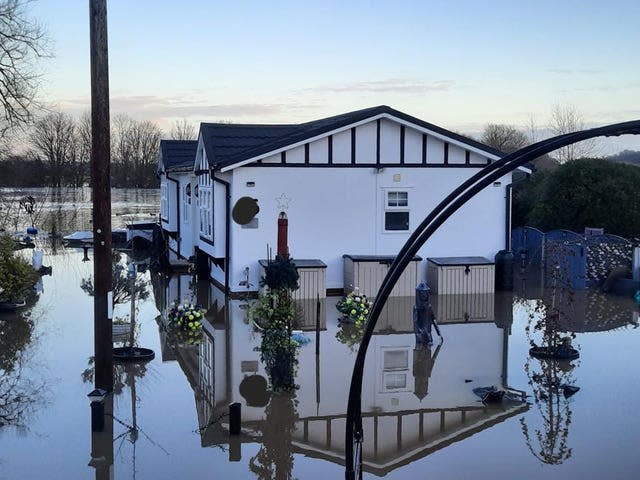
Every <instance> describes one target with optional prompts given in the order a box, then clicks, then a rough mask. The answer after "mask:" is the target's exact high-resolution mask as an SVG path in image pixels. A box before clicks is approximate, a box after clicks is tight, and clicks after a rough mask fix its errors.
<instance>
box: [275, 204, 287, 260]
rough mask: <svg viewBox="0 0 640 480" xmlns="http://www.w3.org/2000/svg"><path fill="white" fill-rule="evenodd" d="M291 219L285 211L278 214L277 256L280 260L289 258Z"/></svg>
mask: <svg viewBox="0 0 640 480" xmlns="http://www.w3.org/2000/svg"><path fill="white" fill-rule="evenodd" d="M288 233H289V219H288V218H287V214H286V213H285V212H280V215H278V252H277V256H276V258H277V259H278V260H287V259H288V258H289V240H288V238H287V237H288Z"/></svg>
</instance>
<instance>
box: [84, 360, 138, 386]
mask: <svg viewBox="0 0 640 480" xmlns="http://www.w3.org/2000/svg"><path fill="white" fill-rule="evenodd" d="M94 364H95V357H89V360H88V361H87V368H85V369H84V371H83V372H82V374H81V375H82V381H83V382H84V383H88V384H92V383H93V375H94V370H95V365H94ZM146 373H147V365H146V364H144V363H142V364H122V363H116V364H114V365H113V394H114V395H120V394H121V393H122V392H123V391H124V388H125V387H131V386H132V385H133V383H134V382H135V379H136V378H142V377H144V376H145V374H146Z"/></svg>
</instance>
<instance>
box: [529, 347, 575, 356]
mask: <svg viewBox="0 0 640 480" xmlns="http://www.w3.org/2000/svg"><path fill="white" fill-rule="evenodd" d="M529 355H531V356H532V357H535V358H542V359H550V360H575V359H577V358H578V357H580V352H578V351H577V350H576V349H575V348H572V347H566V346H564V345H561V346H559V347H532V348H530V349H529Z"/></svg>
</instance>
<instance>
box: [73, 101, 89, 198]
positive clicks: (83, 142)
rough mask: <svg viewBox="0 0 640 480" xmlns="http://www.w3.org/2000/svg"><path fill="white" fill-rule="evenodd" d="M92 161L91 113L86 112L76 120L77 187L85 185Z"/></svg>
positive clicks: (75, 178) (75, 182) (75, 177)
mask: <svg viewBox="0 0 640 480" xmlns="http://www.w3.org/2000/svg"><path fill="white" fill-rule="evenodd" d="M90 162H91V113H90V112H84V113H83V114H82V116H81V117H80V118H79V119H78V121H77V122H76V161H75V168H74V175H73V177H74V178H73V184H74V185H75V186H76V187H81V186H83V185H84V183H85V180H87V178H88V177H89V164H90Z"/></svg>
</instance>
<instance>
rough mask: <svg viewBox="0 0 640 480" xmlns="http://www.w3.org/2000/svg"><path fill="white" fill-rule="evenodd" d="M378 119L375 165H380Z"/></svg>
mask: <svg viewBox="0 0 640 480" xmlns="http://www.w3.org/2000/svg"><path fill="white" fill-rule="evenodd" d="M380 128H381V127H380V119H378V120H376V165H380Z"/></svg>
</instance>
